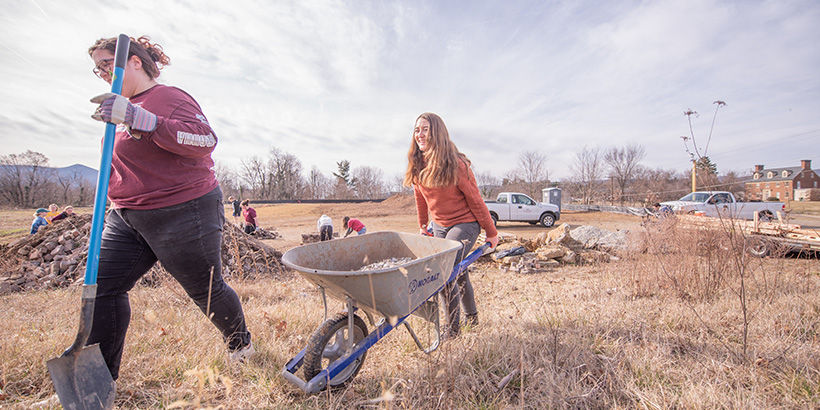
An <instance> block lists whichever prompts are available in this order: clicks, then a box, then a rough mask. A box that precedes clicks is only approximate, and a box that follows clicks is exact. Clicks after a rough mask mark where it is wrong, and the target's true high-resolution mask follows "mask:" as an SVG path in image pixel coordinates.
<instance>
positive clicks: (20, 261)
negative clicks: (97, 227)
mask: <svg viewBox="0 0 820 410" xmlns="http://www.w3.org/2000/svg"><path fill="white" fill-rule="evenodd" d="M90 230H91V215H73V216H70V217H68V218H66V219H64V220H62V221H60V222H57V223H54V224H51V225H47V226H43V227H41V228H40V229H39V230H38V231H37V233H36V234H34V235H30V236H26V237H23V238H20V239H18V240H17V241H14V242H12V243H11V244H8V245H2V246H0V258H2V262H0V268H1V269H0V295H3V294H6V293H10V292H14V291H22V290H31V289H42V288H49V287H63V286H67V285H69V284H71V283H72V282H74V280H75V279H76V278H77V277H78V276H79V277H82V275H83V273H84V272H85V260H86V257H87V254H88V233H89V231H90Z"/></svg>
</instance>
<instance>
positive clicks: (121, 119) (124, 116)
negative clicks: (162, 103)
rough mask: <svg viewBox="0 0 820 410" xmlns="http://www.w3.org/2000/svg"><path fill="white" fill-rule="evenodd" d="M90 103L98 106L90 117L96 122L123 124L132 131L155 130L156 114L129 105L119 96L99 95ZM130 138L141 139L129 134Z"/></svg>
mask: <svg viewBox="0 0 820 410" xmlns="http://www.w3.org/2000/svg"><path fill="white" fill-rule="evenodd" d="M91 102H93V103H97V104H100V106H99V107H97V111H95V112H94V114H93V115H92V116H91V118H93V119H95V120H97V121H102V122H110V123H112V124H125V125H127V126H128V127H129V128H130V129H132V130H135V131H142V132H151V131H153V130H154V129H156V128H157V116H156V114H154V113H152V112H151V111H148V110H145V109H143V108H142V107H138V106H136V105H134V104H131V101H128V98H125V97H123V96H121V95H119V94H114V93H105V94H100V95H98V96H96V97H94V98H92V99H91ZM131 136H132V137H134V138H135V139H139V138H140V137H141V136H139V134H131ZM138 136H139V137H138Z"/></svg>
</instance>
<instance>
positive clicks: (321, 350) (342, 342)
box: [303, 313, 367, 388]
mask: <svg viewBox="0 0 820 410" xmlns="http://www.w3.org/2000/svg"><path fill="white" fill-rule="evenodd" d="M365 336H367V325H366V324H365V323H364V320H362V319H361V318H360V317H358V316H356V315H353V335H350V334H349V332H348V327H347V313H338V314H336V316H333V317H332V318H330V319H328V320H326V321H325V322H324V323H322V326H320V327H319V328H318V329H316V331H315V332H313V334H312V335H311V336H310V340H309V341H308V344H307V351H306V352H305V359H304V365H303V366H304V369H305V370H304V371H305V380H306V381H310V379H312V378H313V377H315V376H316V375H317V374H319V372H321V371H322V370H324V369H326V368H328V367H329V366H330V365H331V364H333V362H335V361H336V360H339V359H340V358H341V357H342V356H344V355H345V354H346V353H347V348H348V346H350V344H351V343H352V345H353V346H355V345H356V344H357V343H358V342H360V341H361V340H362V339H364V338H365ZM365 356H367V352H364V353H363V354H362V355H361V356H359V357H358V358H357V359H356V360H355V361H354V362H353V363H351V364H350V365H349V366H347V367H346V368H345V369H344V370H342V371H341V372H340V373H339V374H337V375H336V377H334V378H332V379H331V380H330V382H328V386H330V387H331V388H338V387H342V386H344V385H345V384H347V382H349V381H350V380H351V379H353V377H355V376H356V374H357V373H359V369H361V368H362V364H364V358H365Z"/></svg>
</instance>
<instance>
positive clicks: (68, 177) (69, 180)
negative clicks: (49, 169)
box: [55, 168, 84, 205]
mask: <svg viewBox="0 0 820 410" xmlns="http://www.w3.org/2000/svg"><path fill="white" fill-rule="evenodd" d="M55 174H56V179H57V185H59V186H60V190H61V194H62V195H61V197H62V200H63V204H66V205H68V204H71V203H72V202H73V201H72V200H73V199H74V198H73V197H72V193H73V191H75V189H74V187H75V186H76V187H77V189H79V188H80V187H81V185H82V182H83V181H84V178H83V176H82V173H80V170H78V169H76V168H75V169H73V170H72V171H71V172H70V173H67V174H61V173H59V172H57V173H55Z"/></svg>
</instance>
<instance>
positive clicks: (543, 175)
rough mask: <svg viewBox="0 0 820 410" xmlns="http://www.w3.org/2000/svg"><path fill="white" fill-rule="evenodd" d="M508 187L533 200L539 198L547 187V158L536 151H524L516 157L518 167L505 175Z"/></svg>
mask: <svg viewBox="0 0 820 410" xmlns="http://www.w3.org/2000/svg"><path fill="white" fill-rule="evenodd" d="M505 181H506V184H505V183H503V181H502V185H507V186H508V187H511V188H515V189H516V190H518V191H521V192H523V193H525V194H527V195H529V196H531V197H533V198H539V197H541V192H542V190H543V189H544V188H546V187H547V186H548V185H549V170H548V169H547V156H546V155H544V154H542V153H540V152H538V151H526V152H523V153H522V154H521V155H519V156H518V167H517V168H516V169H514V170H513V171H510V172H508V173H507V178H506V179H505Z"/></svg>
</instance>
